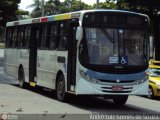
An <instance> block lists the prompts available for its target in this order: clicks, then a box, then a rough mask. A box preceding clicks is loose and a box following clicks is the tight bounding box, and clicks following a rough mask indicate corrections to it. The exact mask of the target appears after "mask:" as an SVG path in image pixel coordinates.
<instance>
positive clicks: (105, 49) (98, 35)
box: [80, 27, 147, 66]
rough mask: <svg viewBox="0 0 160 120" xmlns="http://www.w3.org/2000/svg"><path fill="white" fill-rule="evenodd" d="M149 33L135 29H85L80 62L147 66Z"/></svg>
mask: <svg viewBox="0 0 160 120" xmlns="http://www.w3.org/2000/svg"><path fill="white" fill-rule="evenodd" d="M146 56H147V32H146V31H145V30H134V29H114V28H113V29H107V28H98V27H97V28H90V27H85V28H84V38H83V40H82V41H81V44H80V61H81V62H85V63H88V64H94V65H126V66H145V65H146V62H147V60H146V59H147V58H146Z"/></svg>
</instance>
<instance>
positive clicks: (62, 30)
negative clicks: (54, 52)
mask: <svg viewBox="0 0 160 120" xmlns="http://www.w3.org/2000/svg"><path fill="white" fill-rule="evenodd" d="M67 33H68V30H67V21H65V22H61V23H60V24H59V39H58V50H67V39H68V36H67Z"/></svg>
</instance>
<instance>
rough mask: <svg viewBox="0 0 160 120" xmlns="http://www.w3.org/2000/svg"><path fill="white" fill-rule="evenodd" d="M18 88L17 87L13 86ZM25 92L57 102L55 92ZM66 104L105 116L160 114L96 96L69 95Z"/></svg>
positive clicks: (31, 88) (41, 89)
mask: <svg viewBox="0 0 160 120" xmlns="http://www.w3.org/2000/svg"><path fill="white" fill-rule="evenodd" d="M14 86H16V87H19V85H14ZM26 90H28V91H31V92H34V93H36V94H39V95H42V96H44V97H48V98H50V99H53V100H57V98H56V94H55V91H52V90H49V89H45V90H44V88H42V87H36V88H34V87H28V88H27V89H26ZM65 103H66V104H69V105H71V106H74V107H77V108H80V109H83V110H87V111H90V112H92V113H94V112H95V113H96V112H98V113H107V114H138V115H139V114H160V112H156V111H152V110H149V109H146V108H142V107H139V106H135V105H131V104H128V103H126V104H125V105H124V106H117V105H115V104H114V103H113V102H112V100H111V99H104V98H103V97H96V96H75V95H69V96H68V99H67V101H66V102H65Z"/></svg>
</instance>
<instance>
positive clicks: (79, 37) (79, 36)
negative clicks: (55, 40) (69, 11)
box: [76, 27, 83, 41]
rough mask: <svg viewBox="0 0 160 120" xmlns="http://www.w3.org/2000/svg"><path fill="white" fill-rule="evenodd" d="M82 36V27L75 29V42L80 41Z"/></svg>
mask: <svg viewBox="0 0 160 120" xmlns="http://www.w3.org/2000/svg"><path fill="white" fill-rule="evenodd" d="M82 36H83V28H82V27H77V31H76V40H78V41H81V39H82Z"/></svg>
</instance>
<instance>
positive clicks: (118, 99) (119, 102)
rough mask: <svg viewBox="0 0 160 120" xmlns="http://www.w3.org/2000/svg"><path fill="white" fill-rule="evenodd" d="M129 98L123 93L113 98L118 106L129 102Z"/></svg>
mask: <svg viewBox="0 0 160 120" xmlns="http://www.w3.org/2000/svg"><path fill="white" fill-rule="evenodd" d="M127 99H128V95H122V96H120V95H119V96H115V97H114V98H113V102H114V104H116V105H118V106H122V105H124V104H125V103H126V102H127Z"/></svg>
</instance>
